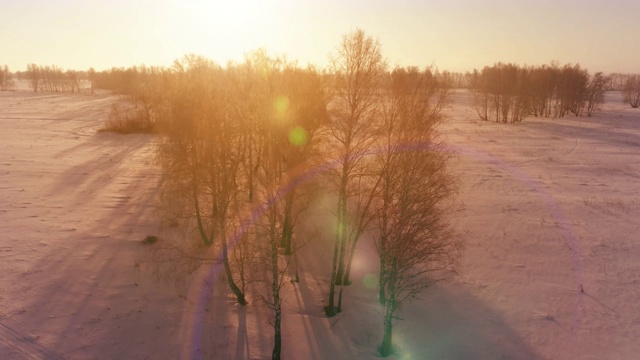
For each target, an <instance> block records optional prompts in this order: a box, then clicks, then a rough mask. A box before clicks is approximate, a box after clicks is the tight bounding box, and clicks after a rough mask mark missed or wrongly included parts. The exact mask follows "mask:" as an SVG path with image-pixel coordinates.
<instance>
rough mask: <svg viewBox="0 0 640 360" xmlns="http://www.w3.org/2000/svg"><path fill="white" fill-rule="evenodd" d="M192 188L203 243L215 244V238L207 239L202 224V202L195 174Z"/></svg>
mask: <svg viewBox="0 0 640 360" xmlns="http://www.w3.org/2000/svg"><path fill="white" fill-rule="evenodd" d="M191 187H192V196H193V207H194V209H195V210H196V221H197V222H198V231H199V232H200V237H201V238H202V241H204V244H205V245H207V246H209V245H211V244H212V243H213V236H212V237H211V238H209V237H207V233H206V232H205V231H204V225H203V224H202V214H201V213H200V202H199V201H198V188H197V183H196V177H195V174H193V178H192V184H191Z"/></svg>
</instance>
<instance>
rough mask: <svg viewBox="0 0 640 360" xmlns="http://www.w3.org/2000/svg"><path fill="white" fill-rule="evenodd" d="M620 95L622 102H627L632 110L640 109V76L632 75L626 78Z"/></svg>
mask: <svg viewBox="0 0 640 360" xmlns="http://www.w3.org/2000/svg"><path fill="white" fill-rule="evenodd" d="M622 95H623V96H624V101H625V102H628V103H629V104H630V105H631V107H632V108H634V109H636V108H638V107H640V74H633V75H630V76H629V77H628V78H627V81H626V82H625V85H624V89H623V90H622Z"/></svg>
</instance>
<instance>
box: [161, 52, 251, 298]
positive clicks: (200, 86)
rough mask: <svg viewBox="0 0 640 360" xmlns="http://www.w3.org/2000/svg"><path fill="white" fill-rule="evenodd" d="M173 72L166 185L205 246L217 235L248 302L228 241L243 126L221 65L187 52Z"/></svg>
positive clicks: (229, 274) (230, 279) (164, 152)
mask: <svg viewBox="0 0 640 360" xmlns="http://www.w3.org/2000/svg"><path fill="white" fill-rule="evenodd" d="M174 71H175V73H176V85H175V88H174V89H173V93H172V94H171V97H170V100H169V101H170V102H169V112H168V116H167V118H166V119H164V120H163V126H164V130H165V132H166V135H167V136H165V138H164V139H163V142H162V144H161V146H160V149H159V158H160V159H161V163H162V165H163V169H164V174H165V182H164V184H165V186H171V187H173V188H175V189H178V192H179V193H182V194H183V196H186V197H187V198H189V199H190V202H191V207H190V213H191V214H192V216H193V217H194V219H195V222H196V228H197V231H198V234H199V236H200V241H201V242H202V244H203V245H204V246H205V248H207V247H211V246H213V245H214V240H216V239H218V244H217V245H218V246H220V248H221V253H222V259H221V261H222V264H223V266H224V271H225V275H226V279H227V283H228V285H229V288H230V289H231V291H232V292H233V293H234V295H235V296H236V299H237V301H238V303H239V304H241V305H245V304H247V301H246V299H245V294H244V291H243V290H242V289H241V288H239V287H238V286H237V284H236V282H235V281H234V274H233V271H232V268H231V265H230V256H229V250H228V244H227V242H228V238H229V232H230V229H231V228H232V227H233V225H234V217H235V215H236V214H234V213H233V210H234V209H236V208H237V207H236V206H235V204H234V202H235V201H236V199H237V194H238V191H239V189H238V186H237V183H238V182H237V177H238V173H239V172H238V169H239V167H240V163H241V156H240V149H239V146H240V145H241V142H240V140H239V139H240V136H241V134H242V130H241V129H240V128H239V127H238V126H237V123H236V122H234V121H233V119H231V118H230V117H229V116H228V115H229V112H228V107H227V106H228V104H230V100H231V99H230V98H229V97H228V95H229V94H228V93H227V92H226V91H225V80H226V79H225V78H224V74H223V72H222V70H221V69H220V68H219V67H218V66H216V65H214V64H213V63H211V62H210V61H208V60H206V59H204V58H200V57H195V56H187V57H186V58H185V59H184V60H183V61H182V62H176V63H175V65H174Z"/></svg>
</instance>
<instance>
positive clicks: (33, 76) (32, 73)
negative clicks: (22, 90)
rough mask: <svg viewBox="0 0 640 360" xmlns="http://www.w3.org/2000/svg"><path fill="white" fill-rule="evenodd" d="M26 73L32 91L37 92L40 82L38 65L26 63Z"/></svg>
mask: <svg viewBox="0 0 640 360" xmlns="http://www.w3.org/2000/svg"><path fill="white" fill-rule="evenodd" d="M26 75H27V79H28V80H29V85H30V86H31V88H32V89H33V91H34V92H38V86H39V83H40V67H39V66H38V65H36V64H29V65H27V72H26Z"/></svg>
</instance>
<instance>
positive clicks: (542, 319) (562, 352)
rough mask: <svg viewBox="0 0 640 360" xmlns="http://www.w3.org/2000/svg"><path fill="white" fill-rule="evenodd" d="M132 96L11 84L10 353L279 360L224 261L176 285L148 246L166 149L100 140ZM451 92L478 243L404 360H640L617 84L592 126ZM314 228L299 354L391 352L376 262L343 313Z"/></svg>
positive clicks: (401, 324) (2, 164)
mask: <svg viewBox="0 0 640 360" xmlns="http://www.w3.org/2000/svg"><path fill="white" fill-rule="evenodd" d="M116 99H117V98H116V97H113V96H109V95H99V94H96V95H90V94H86V93H83V94H40V93H37V94H36V93H32V92H28V91H26V90H24V91H17V92H1V93H0V359H176V358H201V359H249V358H250V359H268V358H270V354H271V341H272V329H271V327H270V325H269V323H268V316H267V315H268V314H267V312H266V311H265V310H264V309H263V308H262V307H261V306H260V305H259V301H258V300H257V299H255V298H250V301H251V303H250V305H249V306H248V307H245V308H240V307H238V306H236V305H235V304H234V303H233V301H232V298H231V297H229V295H228V291H227V288H226V285H225V283H224V282H223V281H220V280H221V279H220V277H219V276H214V277H213V279H214V281H213V283H211V282H210V283H206V282H205V281H204V280H203V279H205V278H206V274H207V272H208V270H212V271H213V272H214V274H215V272H217V271H219V270H218V269H216V268H213V269H202V271H200V272H198V273H196V274H195V275H194V276H192V277H189V278H187V279H185V280H184V281H182V282H178V283H175V282H174V281H161V280H159V279H157V278H156V277H155V276H154V274H152V271H151V270H150V269H149V268H148V267H146V266H144V263H143V261H144V260H145V259H148V256H149V252H150V249H152V247H153V246H154V245H150V246H148V245H142V244H141V242H140V240H142V239H143V238H144V237H145V236H146V235H150V234H161V233H162V231H161V228H160V215H159V211H158V208H157V204H158V202H159V194H158V191H159V189H158V182H159V181H160V177H159V170H158V168H157V166H156V165H155V163H154V149H155V148H154V141H155V140H154V137H153V136H150V135H127V136H122V135H114V134H108V133H97V130H98V129H99V128H100V127H101V126H103V123H104V120H105V119H106V117H107V114H108V111H109V106H110V104H111V103H112V102H113V101H115V100H116ZM453 100H454V102H453V104H452V107H451V109H450V110H449V115H451V119H450V121H448V122H447V123H446V124H445V125H443V127H442V130H443V136H444V137H445V139H446V140H447V142H448V143H449V144H450V145H451V148H452V149H453V150H455V151H456V152H457V153H458V154H459V155H458V157H457V160H456V163H455V166H454V168H455V171H457V172H458V173H459V174H460V177H461V189H460V194H459V199H460V201H462V202H464V205H465V207H464V210H463V211H461V212H460V213H458V214H456V215H455V218H454V219H453V221H454V223H455V224H456V227H457V229H458V231H459V233H460V236H462V237H463V238H464V239H465V243H466V250H465V253H464V258H463V259H462V261H461V268H460V271H459V273H458V274H452V279H451V281H448V282H444V283H440V284H438V285H436V286H434V287H432V288H431V289H429V290H427V291H426V292H425V293H424V295H423V297H424V300H422V301H415V302H413V303H411V304H409V305H407V306H406V307H405V308H404V309H403V310H402V313H401V314H400V316H401V317H403V318H404V319H405V320H404V321H398V322H397V324H396V326H395V329H394V340H395V342H396V344H397V345H399V347H400V348H401V352H400V354H399V355H397V356H396V358H398V359H413V360H418V359H558V360H563V359H634V358H637V356H638V355H637V354H640V341H638V339H639V338H640V237H639V235H638V234H640V220H638V219H640V111H639V110H637V109H631V108H630V107H627V106H624V105H623V104H622V101H621V96H620V94H619V93H610V94H607V99H606V104H605V105H604V108H603V110H602V111H601V112H599V113H598V114H597V116H596V117H593V118H587V117H583V118H574V117H567V118H563V119H536V118H528V119H526V120H525V121H524V122H522V123H520V124H515V125H503V124H495V123H492V122H483V121H480V120H477V117H476V114H475V112H474V110H473V108H472V107H471V106H470V101H469V97H468V94H467V93H466V92H464V91H457V92H456V93H455V94H454V99H453ZM313 225H315V229H316V231H314V232H313V234H314V239H313V240H314V241H313V242H312V243H311V244H310V245H308V246H307V247H305V248H303V249H302V250H301V256H300V264H301V265H300V267H301V281H300V283H298V284H295V285H289V284H287V286H286V290H285V293H286V294H285V304H284V308H285V317H284V325H283V332H284V333H283V337H284V338H283V346H284V348H283V351H284V356H285V359H332V360H333V359H335V360H338V359H368V358H375V357H376V356H377V352H376V347H377V346H378V345H379V343H380V341H381V339H382V314H381V310H380V308H379V306H378V305H377V301H376V294H377V291H376V290H375V289H368V288H367V287H366V286H364V284H363V282H362V280H363V278H364V276H365V275H366V274H369V273H372V272H374V271H375V266H376V258H375V252H374V251H373V249H372V247H371V245H370V244H368V243H367V242H366V239H365V240H363V241H362V244H361V249H360V251H359V253H358V254H357V258H356V259H355V260H354V261H355V262H354V269H353V275H354V276H353V278H354V280H355V282H354V284H352V285H351V286H349V287H347V288H345V300H344V301H345V303H344V306H343V308H344V310H345V311H344V312H343V313H341V314H339V315H338V316H337V317H334V318H332V319H327V318H325V317H324V316H323V312H322V306H323V305H324V303H325V301H326V300H325V299H326V292H327V290H328V277H329V272H330V268H329V265H330V257H331V253H330V250H331V241H332V239H333V234H332V233H331V229H332V226H331V219H330V218H329V216H327V215H326V214H324V215H323V214H321V213H317V214H314V217H313ZM325 230H326V231H325ZM141 263H142V264H143V265H142V266H139V264H141ZM210 288H211V289H212V290H209V289H210Z"/></svg>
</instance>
